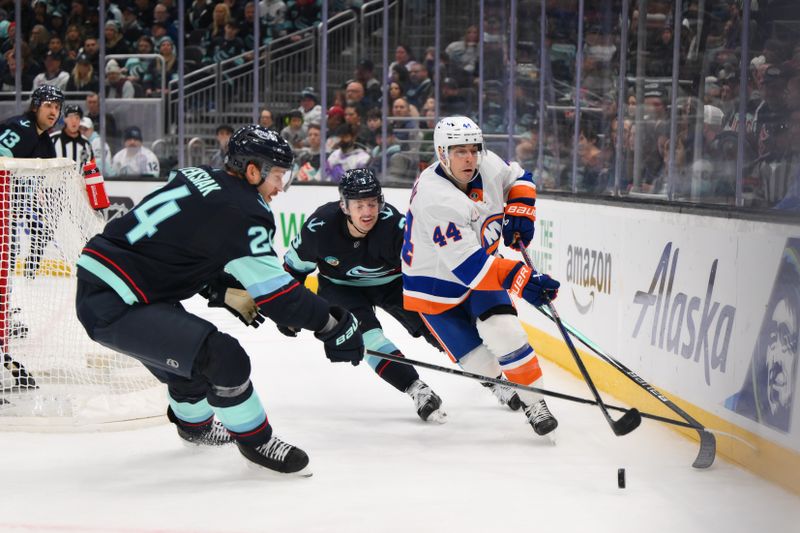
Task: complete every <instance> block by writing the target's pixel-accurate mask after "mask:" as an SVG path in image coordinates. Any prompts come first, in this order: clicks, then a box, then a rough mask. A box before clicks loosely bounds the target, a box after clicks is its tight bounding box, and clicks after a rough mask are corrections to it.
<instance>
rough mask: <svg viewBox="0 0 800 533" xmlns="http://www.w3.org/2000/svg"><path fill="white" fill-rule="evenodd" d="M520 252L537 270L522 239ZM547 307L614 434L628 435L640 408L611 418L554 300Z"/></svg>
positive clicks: (636, 424)
mask: <svg viewBox="0 0 800 533" xmlns="http://www.w3.org/2000/svg"><path fill="white" fill-rule="evenodd" d="M518 244H519V248H520V252H522V258H523V259H524V260H525V264H526V265H528V267H529V268H530V269H531V270H533V271H534V272H536V269H535V268H534V267H533V263H532V262H531V259H530V257H528V250H527V248H525V245H524V244H523V243H522V241H518ZM546 305H547V308H548V309H549V310H550V313H551V314H552V316H553V319H554V321H555V323H556V325H557V326H558V330H559V331H560V332H561V336H562V337H563V338H564V342H566V343H567V347H568V348H569V351H570V353H571V354H572V358H573V359H574V360H575V364H576V365H578V370H580V372H581V375H582V376H583V379H584V381H586V384H587V385H588V386H589V389H590V390H591V391H592V396H594V399H595V401H596V402H597V406H598V407H600V410H601V411H602V412H603V416H605V417H606V421H607V422H608V425H610V426H611V429H612V430H613V431H614V435H617V436H622V435H627V434H628V433H630V432H631V431H633V430H634V429H636V428H637V427H639V424H641V423H642V415H641V414H639V410H638V409H636V408H635V407H632V408H631V409H630V410H628V411H627V412H626V413H625V414H624V415H622V418H620V419H619V420H614V419H613V418H611V415H610V414H608V408H607V407H606V405H605V404H604V403H603V399H602V398H601V397H600V393H599V392H598V391H597V387H595V385H594V381H592V377H591V376H590V375H589V371H588V370H586V366H585V365H584V364H583V361H582V360H581V356H580V355H578V350H577V349H575V345H574V344H573V343H572V339H571V338H570V336H569V333H568V332H567V330H566V328H565V327H564V324H563V323H562V322H561V317H560V316H558V311H556V308H555V306H553V302H551V301H548V302H547V303H546Z"/></svg>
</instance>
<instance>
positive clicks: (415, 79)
mask: <svg viewBox="0 0 800 533" xmlns="http://www.w3.org/2000/svg"><path fill="white" fill-rule="evenodd" d="M408 74H409V76H410V77H411V86H410V87H409V88H408V90H406V98H407V99H408V103H409V104H411V105H413V106H414V107H416V108H417V109H419V108H420V107H422V104H424V103H425V100H427V99H428V97H430V96H433V95H434V94H433V81H432V80H431V79H430V77H428V67H426V66H425V64H424V63H416V62H413V63H409V67H408Z"/></svg>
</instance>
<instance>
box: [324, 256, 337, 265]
mask: <svg viewBox="0 0 800 533" xmlns="http://www.w3.org/2000/svg"><path fill="white" fill-rule="evenodd" d="M325 262H326V263H328V264H329V265H330V266H333V267H335V266H339V260H338V259H336V258H335V257H333V256H332V255H329V256H328V257H326V258H325Z"/></svg>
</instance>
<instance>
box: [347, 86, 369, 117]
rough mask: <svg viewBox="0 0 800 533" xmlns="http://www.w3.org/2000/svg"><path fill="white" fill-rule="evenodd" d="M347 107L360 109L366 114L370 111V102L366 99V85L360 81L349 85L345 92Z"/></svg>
mask: <svg viewBox="0 0 800 533" xmlns="http://www.w3.org/2000/svg"><path fill="white" fill-rule="evenodd" d="M344 94H345V99H346V103H347V105H350V106H354V107H358V108H359V109H360V110H361V111H363V112H365V113H366V111H367V109H369V102H367V101H366V100H365V99H364V97H365V95H366V93H365V91H364V85H362V84H361V82H360V81H356V80H352V81H350V82H348V83H347V86H346V87H345V90H344Z"/></svg>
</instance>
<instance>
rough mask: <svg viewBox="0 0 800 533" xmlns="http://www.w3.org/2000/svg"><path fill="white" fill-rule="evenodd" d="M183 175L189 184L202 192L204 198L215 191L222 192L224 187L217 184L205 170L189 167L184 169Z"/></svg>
mask: <svg viewBox="0 0 800 533" xmlns="http://www.w3.org/2000/svg"><path fill="white" fill-rule="evenodd" d="M181 174H183V175H184V176H185V177H186V179H187V180H189V183H191V184H192V185H194V186H195V187H197V190H198V191H200V194H202V195H203V197H206V196H208V195H209V194H211V193H212V192H214V191H221V190H222V187H220V185H219V183H217V182H216V181H215V180H214V178H212V177H211V175H210V174H209V173H208V172H206V171H205V170H203V169H202V168H197V167H189V168H184V169H182V170H181Z"/></svg>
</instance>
